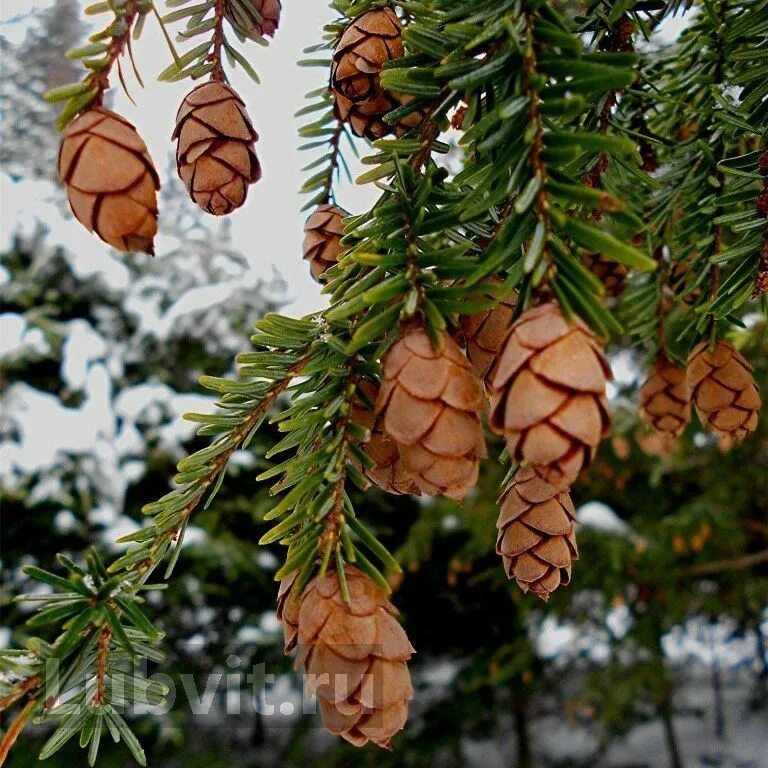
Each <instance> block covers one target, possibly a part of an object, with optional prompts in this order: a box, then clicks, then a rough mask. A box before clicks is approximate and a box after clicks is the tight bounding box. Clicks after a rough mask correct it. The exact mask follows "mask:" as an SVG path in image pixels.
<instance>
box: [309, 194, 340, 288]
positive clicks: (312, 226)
mask: <svg viewBox="0 0 768 768" xmlns="http://www.w3.org/2000/svg"><path fill="white" fill-rule="evenodd" d="M348 215H349V214H348V213H347V212H346V211H343V210H342V209H341V208H338V207H336V206H335V205H328V204H327V203H323V204H322V205H319V206H318V207H317V208H315V210H314V211H313V212H312V213H311V214H310V216H309V218H308V219H307V221H306V223H305V224H304V258H305V259H306V260H307V261H308V262H309V268H310V270H311V271H312V277H314V278H315V280H317V282H322V279H323V274H324V273H325V270H326V269H329V268H330V267H332V266H333V265H334V264H336V263H337V262H338V261H339V257H340V256H341V254H342V253H344V247H343V246H342V244H341V238H342V236H343V235H344V217H345V216H348Z"/></svg>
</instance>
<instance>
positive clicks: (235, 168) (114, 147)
mask: <svg viewBox="0 0 768 768" xmlns="http://www.w3.org/2000/svg"><path fill="white" fill-rule="evenodd" d="M250 3H251V5H253V7H254V9H255V10H256V11H257V12H258V13H259V14H260V16H261V18H262V22H261V24H260V25H259V27H258V29H256V30H252V31H253V32H255V33H257V34H259V35H269V36H272V35H274V34H275V31H276V30H277V27H278V24H279V21H280V10H281V6H280V0H250ZM232 21H233V23H235V25H237V23H239V22H238V21H237V18H236V17H233V18H232ZM216 77H217V78H220V75H218V74H217V75H216ZM173 138H174V139H175V140H176V141H177V145H176V163H177V168H178V172H179V176H180V177H181V180H182V181H183V182H184V185H185V186H186V188H187V191H188V192H189V195H190V197H191V198H192V199H193V200H194V201H195V202H196V203H197V204H198V205H199V206H200V207H201V208H202V209H203V210H204V211H206V212H208V213H211V214H213V215H215V216H223V215H226V214H228V213H231V212H232V211H234V210H236V209H237V208H239V207H240V206H242V205H243V203H245V199H246V196H247V195H248V187H249V186H250V185H251V184H253V183H255V182H256V181H258V180H259V179H260V178H261V167H260V166H259V160H258V158H257V157H256V152H255V149H254V145H255V143H256V141H257V140H258V138H259V137H258V134H257V133H256V131H255V130H254V129H253V125H252V124H251V120H250V118H249V117H248V113H247V111H246V108H245V104H244V102H243V100H242V99H241V98H240V96H238V94H237V92H236V91H235V90H234V89H233V88H232V87H230V86H229V85H227V84H226V83H225V82H223V81H222V80H221V79H212V80H211V81H209V82H207V83H202V84H200V85H198V86H197V87H195V88H193V89H192V91H191V92H190V93H188V94H187V96H186V97H185V98H184V101H183V102H182V104H181V106H180V107H179V111H178V113H177V115H176V127H175V128H174V131H173ZM58 171H59V177H60V179H61V181H62V183H63V184H64V185H65V186H66V188H67V194H68V197H69V202H70V206H71V208H72V212H73V213H74V214H75V217H76V218H77V219H78V221H80V223H81V224H83V226H85V227H86V229H88V231H89V232H95V233H96V234H97V235H98V236H99V237H100V238H101V239H102V240H104V242H106V243H108V244H109V245H111V246H112V247H113V248H116V249H117V250H119V251H142V252H144V253H149V254H152V253H153V252H154V246H153V242H154V237H155V234H156V233H157V213H158V211H157V190H158V189H159V188H160V179H159V176H158V174H157V171H156V170H155V166H154V163H153V162H152V158H151V157H150V155H149V152H148V151H147V147H146V144H145V143H144V141H143V140H142V139H141V137H140V136H139V134H138V133H137V131H136V129H135V127H134V126H133V125H132V124H131V123H129V122H128V121H127V120H125V119H124V118H123V117H121V116H120V115H118V114H116V113H115V112H112V111H110V110H108V109H105V108H104V107H102V106H101V105H100V104H97V105H95V106H92V107H90V108H89V109H87V110H85V111H84V112H82V113H81V114H80V115H78V116H77V117H76V118H75V119H74V120H73V121H72V122H71V123H70V124H69V126H68V127H67V129H66V131H65V133H64V137H63V140H62V143H61V148H60V150H59V159H58Z"/></svg>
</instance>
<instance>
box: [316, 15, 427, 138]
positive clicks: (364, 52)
mask: <svg viewBox="0 0 768 768" xmlns="http://www.w3.org/2000/svg"><path fill="white" fill-rule="evenodd" d="M402 32H403V30H402V26H401V24H400V20H399V19H398V18H397V15H396V14H395V12H394V11H393V10H392V9H391V8H375V9H373V10H370V11H366V12H365V13H363V14H361V15H360V16H358V17H357V18H356V19H354V20H353V21H352V22H351V23H350V24H349V26H348V27H347V28H346V29H345V30H344V33H343V34H342V36H341V39H340V40H339V44H338V45H337V46H336V50H335V51H334V53H333V63H332V65H331V91H332V92H333V97H334V112H335V114H336V117H337V119H339V120H341V121H342V122H344V123H347V124H348V125H349V126H350V127H351V129H352V132H353V133H354V134H355V135H356V136H364V137H365V138H367V139H370V140H371V141H374V140H376V139H380V138H382V137H383V136H387V135H388V134H390V133H393V132H394V133H397V134H398V135H402V134H403V133H405V132H407V131H408V130H409V129H411V128H413V127H415V126H417V125H418V124H419V123H421V121H422V119H423V113H422V112H420V111H416V112H412V113H411V114H410V115H408V117H406V118H405V119H404V120H403V121H402V122H401V123H399V124H398V125H397V126H392V125H389V124H387V123H385V122H384V120H383V117H384V115H386V114H387V113H388V112H391V111H392V110H393V109H396V108H397V107H399V106H402V105H404V104H407V103H409V102H410V101H411V100H412V98H413V97H412V96H403V95H399V94H394V93H390V92H388V91H385V90H384V88H382V86H381V81H380V77H379V75H380V73H381V70H382V69H383V67H384V65H385V64H386V63H387V62H388V61H391V60H393V59H399V58H401V57H402V56H403V55H404V54H405V48H404V46H403V34H402Z"/></svg>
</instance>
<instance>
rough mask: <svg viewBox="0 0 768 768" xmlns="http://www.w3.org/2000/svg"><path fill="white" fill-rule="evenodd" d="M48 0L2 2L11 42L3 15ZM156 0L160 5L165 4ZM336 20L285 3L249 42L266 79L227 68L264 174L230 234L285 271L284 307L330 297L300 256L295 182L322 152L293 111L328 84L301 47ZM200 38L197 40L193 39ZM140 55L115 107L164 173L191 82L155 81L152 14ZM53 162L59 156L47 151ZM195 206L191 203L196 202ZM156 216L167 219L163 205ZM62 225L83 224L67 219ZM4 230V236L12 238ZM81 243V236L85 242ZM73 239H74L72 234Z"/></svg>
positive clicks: (348, 190)
mask: <svg viewBox="0 0 768 768" xmlns="http://www.w3.org/2000/svg"><path fill="white" fill-rule="evenodd" d="M51 4H52V3H51V2H50V0H31V2H30V0H26V1H25V2H24V1H21V0H0V24H1V25H2V26H0V31H2V33H3V34H4V35H5V36H6V37H8V38H9V39H11V40H12V41H17V40H18V39H19V38H20V37H23V31H24V26H25V25H24V24H23V23H20V24H8V23H6V22H8V21H9V20H11V19H13V18H14V17H17V16H24V15H26V14H28V13H29V11H30V10H32V9H33V8H45V7H47V6H49V5H51ZM158 5H159V7H162V4H161V3H158ZM331 18H332V15H331V11H330V10H329V9H328V7H327V6H326V3H324V2H319V1H314V2H307V1H306V0H304V2H300V1H299V2H297V1H295V0H294V2H287V3H284V7H283V13H282V19H281V25H280V29H279V30H278V32H277V35H276V37H275V40H274V41H273V42H272V44H271V45H270V46H269V47H268V48H262V47H261V46H259V45H256V44H249V45H248V46H245V47H243V48H242V49H241V50H243V51H244V52H246V54H247V55H248V56H249V61H250V62H251V64H252V66H253V67H254V68H255V69H256V71H257V72H258V73H259V76H260V78H261V85H258V86H257V85H255V84H254V83H253V82H252V81H251V80H250V79H249V78H248V77H247V76H246V75H244V74H243V73H242V72H241V71H240V70H237V71H234V72H233V71H231V70H228V71H229V73H230V76H231V83H232V85H233V86H234V87H235V88H236V89H237V90H238V91H239V92H240V94H241V96H242V97H243V99H244V100H245V101H246V103H247V105H248V110H249V113H250V116H251V119H252V121H253V124H254V126H255V128H256V130H257V131H258V133H259V136H260V140H259V142H258V143H257V145H256V150H257V153H258V155H259V159H260V161H261V164H262V170H263V177H262V179H261V181H260V182H258V183H257V184H256V185H254V186H252V187H251V189H250V192H249V195H248V201H247V203H246V204H245V206H244V207H243V208H241V209H240V210H239V211H236V212H235V213H233V214H231V215H230V216H229V217H228V218H229V219H230V220H231V222H232V236H233V238H234V241H235V242H236V243H237V245H238V247H239V248H240V250H242V251H243V252H244V253H246V254H247V255H248V256H249V258H250V260H251V263H252V265H253V268H254V269H255V270H256V271H257V272H258V273H259V274H260V275H262V276H263V277H264V278H265V279H267V280H269V279H270V277H271V275H272V271H273V267H274V268H276V269H277V270H278V271H279V272H280V274H281V275H282V276H283V277H284V278H285V280H286V282H287V284H288V286H289V302H290V303H289V305H288V306H286V307H285V310H284V311H285V312H286V313H288V314H294V315H302V314H305V313H307V312H310V311H313V310H315V309H318V308H320V307H322V306H324V305H325V304H326V301H327V300H326V299H325V297H321V296H320V294H319V286H318V285H317V284H316V283H315V282H314V281H313V280H312V279H311V278H310V276H309V269H308V268H307V265H306V263H305V262H304V261H303V260H302V257H301V241H302V237H303V234H302V228H303V224H304V219H305V217H306V214H304V213H301V212H300V209H301V207H302V205H303V204H304V203H305V202H306V200H307V199H308V196H304V195H301V196H300V195H299V194H298V189H299V187H300V186H301V184H302V183H303V181H304V178H306V177H307V176H308V175H309V174H302V173H301V172H300V169H301V168H302V167H303V166H304V165H306V164H307V163H308V162H309V161H310V160H312V159H314V158H315V157H316V156H317V154H315V153H308V152H299V151H298V146H299V138H298V134H297V131H298V127H299V125H300V124H301V122H302V119H296V118H294V117H293V115H294V113H295V112H296V110H298V109H299V108H301V107H302V106H304V103H305V102H304V98H303V97H304V94H305V93H306V92H307V91H310V90H313V89H315V88H318V87H320V86H321V85H322V84H323V82H324V73H323V72H322V71H321V70H320V69H317V68H302V67H299V66H298V65H297V61H298V60H299V59H300V58H301V50H302V49H303V48H305V47H307V46H309V45H314V44H315V43H317V42H319V40H320V35H321V34H322V28H323V25H324V24H325V23H327V22H328V21H329V20H330V19H331ZM97 21H98V22H99V23H101V17H97ZM177 27H178V25H177ZM175 28H176V27H174V29H175ZM178 28H180V27H178ZM198 42H199V41H193V45H195V44H198ZM184 46H185V44H183V43H182V44H177V49H178V50H179V51H180V52H183V51H184V50H187V49H188V48H187V47H184ZM188 47H193V46H188ZM135 52H136V60H137V62H138V65H139V70H140V72H141V75H142V78H143V80H144V83H145V86H146V88H144V89H143V90H142V89H141V88H140V87H139V86H138V84H136V83H135V82H134V81H133V80H132V79H131V77H130V74H129V73H130V67H125V68H124V72H125V73H126V79H127V82H128V87H129V89H130V90H131V95H132V96H133V97H134V99H135V100H136V102H137V104H138V107H136V106H134V105H133V104H131V102H130V101H129V100H128V98H127V97H126V96H125V95H124V94H123V93H122V92H121V90H120V88H119V86H118V87H116V88H113V93H114V94H115V96H116V99H115V102H114V108H115V109H116V111H118V112H120V113H121V114H123V115H124V116H125V117H127V118H128V119H129V120H131V121H133V122H134V123H135V124H136V127H137V128H138V130H139V132H140V133H141V135H142V137H143V138H144V140H145V141H146V143H147V145H148V146H149V149H150V152H151V154H152V157H153V158H154V160H155V164H156V165H157V168H158V171H159V172H160V174H161V176H163V175H164V174H165V173H166V172H167V171H168V166H167V157H168V153H169V152H171V151H172V150H173V145H172V142H171V139H170V137H171V132H172V130H173V124H174V118H175V115H176V110H177V108H178V105H179V103H180V102H181V100H182V99H183V97H184V94H185V93H186V92H187V91H188V90H190V89H191V87H193V86H194V85H195V83H193V82H192V81H184V82H181V83H162V84H160V83H158V82H157V81H156V79H155V78H156V76H157V74H158V73H159V72H161V71H162V70H163V69H164V68H165V67H166V66H167V65H168V64H169V63H170V61H171V54H170V52H169V50H168V48H167V47H166V45H165V42H164V40H163V37H162V35H161V33H160V30H159V28H158V25H157V23H156V22H155V21H154V19H153V18H152V17H150V18H148V19H147V23H146V26H145V29H144V33H143V34H142V37H141V40H140V41H139V42H138V43H137V44H136V47H135ZM113 85H114V83H113ZM304 119H305V120H306V119H307V118H304ZM348 154H349V155H351V153H348ZM349 159H350V164H351V166H352V170H353V174H354V175H357V173H356V172H355V171H356V167H355V165H354V164H353V163H352V161H353V160H354V157H353V156H352V157H350V158H349ZM51 162H52V163H53V162H55V159H54V158H51ZM357 172H359V166H357ZM376 196H377V190H376V189H375V187H373V186H372V185H369V186H368V187H367V188H360V187H352V186H350V185H349V184H346V183H345V184H342V185H340V187H339V195H338V199H339V202H340V204H342V205H343V206H345V207H346V208H347V209H348V210H350V211H355V212H357V211H360V210H362V209H363V208H364V207H367V206H368V205H369V204H370V203H371V202H372V201H373V200H374V199H375V198H376ZM3 197H5V198H6V203H8V202H13V204H14V205H13V207H14V208H15V209H17V210H18V209H26V210H27V211H32V212H34V210H35V206H36V203H37V204H38V206H39V201H36V200H35V199H34V198H32V199H19V197H18V195H17V194H15V193H14V195H13V199H12V200H11V198H10V196H9V193H8V192H7V191H6V193H5V194H4V195H3ZM190 205H194V203H192V201H190ZM160 215H161V217H162V210H161V211H160ZM11 216H12V214H11V212H10V211H8V210H7V211H6V215H5V216H3V220H2V226H3V228H6V229H7V228H8V227H9V226H12V221H11ZM57 224H58V223H57ZM66 227H68V228H75V227H79V225H78V224H77V222H75V221H70V222H68V223H67V224H66ZM8 234H9V233H8V232H6V233H5V235H6V237H7V236H8ZM73 234H74V233H73ZM78 240H79V241H80V242H82V239H80V238H78ZM91 241H92V248H93V249H94V252H95V253H104V251H105V246H104V245H103V244H102V243H101V242H100V241H99V240H98V239H96V238H95V237H93V238H91ZM67 242H70V239H69V238H67ZM105 264H106V262H105Z"/></svg>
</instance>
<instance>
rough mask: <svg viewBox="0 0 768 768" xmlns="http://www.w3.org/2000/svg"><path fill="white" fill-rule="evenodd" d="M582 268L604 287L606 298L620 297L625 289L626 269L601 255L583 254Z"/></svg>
mask: <svg viewBox="0 0 768 768" xmlns="http://www.w3.org/2000/svg"><path fill="white" fill-rule="evenodd" d="M581 260H582V262H583V263H584V266H585V267H586V268H587V269H588V270H589V271H590V272H592V274H593V275H594V276H595V277H597V278H598V280H600V282H601V283H602V284H603V285H604V286H605V293H606V295H607V296H612V297H614V298H616V297H618V296H621V294H622V293H624V289H625V288H626V287H627V275H628V272H627V268H626V267H625V266H624V265H623V264H619V262H618V261H614V260H613V259H609V258H606V257H605V256H603V254H602V253H583V254H582V257H581Z"/></svg>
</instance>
